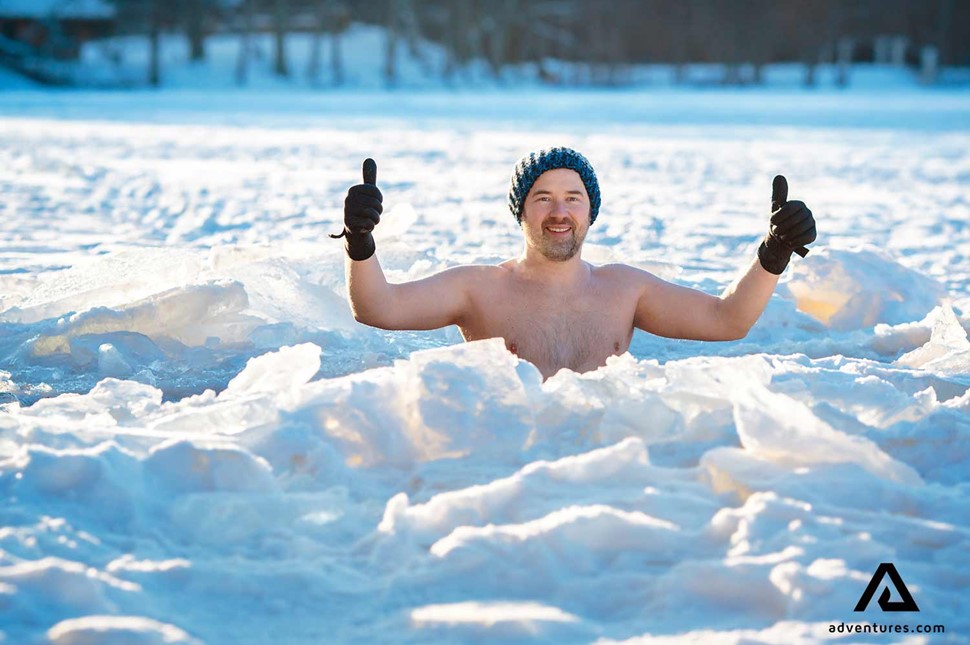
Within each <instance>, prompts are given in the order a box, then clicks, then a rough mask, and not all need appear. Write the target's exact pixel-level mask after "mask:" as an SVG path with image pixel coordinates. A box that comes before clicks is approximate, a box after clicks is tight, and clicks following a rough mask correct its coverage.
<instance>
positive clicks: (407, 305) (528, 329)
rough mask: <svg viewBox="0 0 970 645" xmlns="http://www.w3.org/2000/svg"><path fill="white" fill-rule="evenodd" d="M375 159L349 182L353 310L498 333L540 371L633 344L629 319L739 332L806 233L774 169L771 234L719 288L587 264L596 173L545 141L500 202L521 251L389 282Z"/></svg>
mask: <svg viewBox="0 0 970 645" xmlns="http://www.w3.org/2000/svg"><path fill="white" fill-rule="evenodd" d="M376 179H377V166H376V164H375V163H374V161H373V160H371V159H368V160H366V161H365V162H364V183H363V184H359V185H357V186H354V187H352V188H351V189H350V191H349V192H348V193H347V199H346V201H345V203H344V232H343V233H342V235H345V236H346V242H345V246H346V249H347V255H348V258H347V263H346V271H347V286H348V291H349V294H350V304H351V307H352V309H353V313H354V318H355V319H356V320H358V321H359V322H362V323H364V324H366V325H370V326H372V327H379V328H381V329H413V330H418V329H437V328H439V327H445V326H448V325H458V328H459V329H460V330H461V334H462V336H463V337H464V338H465V340H466V341H470V340H479V339H482V338H495V337H500V338H503V339H504V340H505V346H506V347H507V348H508V349H509V351H511V352H512V353H514V354H516V355H518V356H519V358H522V359H524V360H527V361H529V362H530V363H532V364H534V365H535V366H536V367H538V368H539V371H540V372H541V373H542V376H543V378H549V377H550V376H552V375H553V374H555V373H556V372H558V371H559V370H561V369H563V368H568V369H571V370H574V371H576V372H586V371H589V370H595V369H596V368H598V367H600V366H601V365H605V364H606V359H607V357H609V356H610V355H613V354H622V353H623V352H625V351H626V350H627V348H628V347H629V346H630V340H631V339H632V337H633V329H634V328H635V327H636V328H639V329H642V330H644V331H646V332H649V333H651V334H656V335H658V336H665V337H668V338H685V339H693V340H736V339H740V338H744V336H745V335H746V334H747V333H748V330H749V329H750V328H751V326H752V325H754V323H755V321H757V320H758V317H759V316H760V315H761V312H762V311H763V310H764V308H765V305H766V304H767V302H768V299H769V298H770V297H771V294H772V292H773V291H774V289H775V285H776V284H777V283H778V276H779V275H781V273H782V271H784V270H785V267H786V266H787V265H788V261H789V259H790V258H791V254H792V253H793V252H796V251H797V252H798V253H799V254H800V255H802V256H804V255H805V253H807V252H808V251H807V250H805V249H804V245H806V244H809V243H811V242H813V241H814V240H815V220H814V219H813V217H812V213H811V211H809V210H808V208H807V207H806V206H805V204H803V203H802V202H798V201H791V202H789V201H787V197H788V186H787V183H786V182H785V178H784V177H781V176H779V177H776V178H775V182H774V186H773V194H772V211H773V213H772V215H771V221H770V226H769V230H768V234H767V235H766V236H765V238H764V241H763V242H762V243H761V246H760V247H759V249H758V254H757V256H756V257H754V258H752V259H751V261H750V262H748V263H747V266H746V267H745V269H744V272H743V273H742V274H741V275H740V276H739V277H738V279H737V280H735V281H734V282H733V283H732V284H731V285H730V286H728V287H727V289H725V290H724V293H723V294H721V296H720V297H716V296H712V295H710V294H706V293H703V292H701V291H697V290H695V289H689V288H687V287H681V286H678V285H675V284H671V283H669V282H665V281H663V280H661V279H659V278H657V277H656V276H654V275H652V274H650V273H648V272H647V271H642V270H640V269H637V268H634V267H631V266H627V265H624V264H608V265H605V266H593V265H591V264H589V263H588V262H585V261H583V259H582V247H583V240H584V239H585V238H586V233H587V231H588V230H589V227H590V226H591V225H592V224H593V223H594V222H595V221H596V216H597V215H598V213H599V207H600V192H599V185H598V183H597V180H596V174H595V173H594V172H593V168H592V166H590V164H589V162H588V161H587V160H586V158H585V157H584V156H582V155H581V154H579V153H578V152H576V151H574V150H571V149H569V148H552V149H547V150H540V151H538V152H534V153H532V154H530V155H528V156H527V157H525V158H523V159H522V160H521V161H520V162H519V163H518V165H517V166H516V168H515V172H514V173H513V175H512V186H511V189H510V191H509V206H510V208H511V210H512V214H513V215H514V216H515V218H516V219H517V220H518V222H519V225H520V226H521V228H522V232H523V234H524V237H525V240H524V242H525V244H524V247H523V250H522V254H521V255H520V256H519V257H517V258H514V259H510V260H506V261H505V262H502V263H501V264H499V265H497V266H482V265H473V266H458V267H453V268H450V269H447V270H445V271H442V272H441V273H437V274H435V275H432V276H430V277H427V278H424V279H422V280H416V281H414V282H406V283H404V284H389V283H388V282H387V279H386V278H385V277H384V272H383V271H382V270H381V265H380V263H379V262H378V261H377V257H376V256H375V255H374V250H375V247H374V238H373V235H372V234H371V231H372V230H373V228H374V226H376V225H377V224H378V223H379V222H380V214H381V212H382V210H383V207H382V199H383V198H382V196H381V192H380V190H378V188H377V186H376Z"/></svg>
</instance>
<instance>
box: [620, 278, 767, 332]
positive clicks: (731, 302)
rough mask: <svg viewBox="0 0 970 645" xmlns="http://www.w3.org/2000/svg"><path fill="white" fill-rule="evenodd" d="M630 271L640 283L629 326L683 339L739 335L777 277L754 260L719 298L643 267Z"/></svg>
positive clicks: (749, 324) (751, 322) (758, 313)
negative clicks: (632, 317)
mask: <svg viewBox="0 0 970 645" xmlns="http://www.w3.org/2000/svg"><path fill="white" fill-rule="evenodd" d="M631 271H633V272H635V275H636V278H635V279H636V280H637V283H638V284H639V286H640V297H639V299H638V301H637V309H636V314H635V315H634V319H633V324H634V326H635V327H637V328H639V329H642V330H644V331H648V332H650V333H651V334H655V335H657V336H664V337H666V338H684V339H687V340H738V339H740V338H744V337H745V336H746V335H747V333H748V330H749V329H751V327H752V325H754V323H755V322H757V320H758V317H759V316H761V312H762V311H764V308H765V305H767V304H768V299H769V298H771V294H772V292H774V290H775V285H776V284H777V283H778V276H777V275H774V274H772V273H768V272H767V271H765V270H764V268H762V266H761V264H760V263H759V262H758V260H757V259H754V260H753V261H752V262H751V264H750V265H749V266H748V267H747V270H746V271H745V272H744V273H743V274H742V275H741V276H740V277H739V278H738V279H737V280H735V281H734V282H733V283H731V285H730V286H729V287H728V288H727V289H725V290H724V293H722V294H721V296H720V297H718V296H712V295H711V294H708V293H704V292H703V291H698V290H696V289H691V288H689V287H682V286H679V285H676V284H671V283H669V282H665V281H664V280H661V279H660V278H658V277H656V276H654V275H652V274H650V273H647V272H646V271H640V270H639V269H631Z"/></svg>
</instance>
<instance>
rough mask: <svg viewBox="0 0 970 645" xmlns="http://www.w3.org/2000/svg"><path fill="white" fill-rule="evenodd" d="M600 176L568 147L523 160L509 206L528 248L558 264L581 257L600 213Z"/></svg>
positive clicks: (540, 152)
mask: <svg viewBox="0 0 970 645" xmlns="http://www.w3.org/2000/svg"><path fill="white" fill-rule="evenodd" d="M599 205H600V194H599V185H598V183H597V181H596V174H595V173H594V172H593V168H592V166H590V164H589V162H588V161H587V160H586V158H585V157H584V156H582V155H581V154H579V153H578V152H576V151H575V150H570V149H569V148H552V149H551V150H541V151H539V152H535V153H532V154H531V155H529V156H527V157H525V158H523V159H522V160H521V161H520V162H519V163H518V165H517V166H516V169H515V173H514V174H513V175H512V188H511V190H510V191H509V207H510V208H511V210H512V214H513V215H515V217H516V220H517V221H518V222H519V225H520V226H522V230H523V232H524V233H525V237H526V243H527V245H528V246H530V247H533V248H535V249H536V250H537V251H539V252H540V253H541V254H542V255H543V256H545V257H546V258H548V259H550V260H554V261H560V262H561V261H565V260H568V259H570V258H572V257H573V256H575V255H576V253H578V252H579V250H580V248H581V247H582V245H583V240H585V239H586V233H587V231H588V230H589V226H590V224H592V223H593V221H594V220H595V219H596V215H597V212H598V211H599Z"/></svg>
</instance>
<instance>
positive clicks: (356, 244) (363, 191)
mask: <svg viewBox="0 0 970 645" xmlns="http://www.w3.org/2000/svg"><path fill="white" fill-rule="evenodd" d="M363 170H364V183H362V184H357V185H356V186H352V187H351V188H350V190H348V191H347V199H345V200H344V230H343V232H342V233H341V234H340V235H331V236H330V237H332V238H334V239H337V238H340V237H343V238H345V242H344V248H346V249H347V255H349V256H350V259H351V260H357V261H360V260H366V259H367V258H369V257H370V256H372V255H374V251H375V248H376V247H375V246H374V236H373V235H372V234H371V231H373V230H374V227H375V226H377V225H378V224H379V223H380V221H381V213H383V212H384V205H383V203H382V202H383V201H384V196H383V195H381V191H380V190H379V189H378V188H377V185H376V184H377V163H376V162H375V161H374V160H373V159H369V158H368V159H364V168H363Z"/></svg>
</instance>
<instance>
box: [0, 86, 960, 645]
mask: <svg viewBox="0 0 970 645" xmlns="http://www.w3.org/2000/svg"><path fill="white" fill-rule="evenodd" d="M0 116H2V119H0V499H2V502H0V618H2V619H0V641H3V639H6V640H5V641H3V642H10V643H35V642H52V643H89V642H97V643H161V642H164V643H170V642H204V643H270V642H273V643H276V642H279V643H319V642H428V641H438V642H456V641H458V642H460V641H493V640H499V639H502V640H513V641H515V640H521V641H531V640H543V641H554V642H588V641H594V640H598V639H602V640H603V641H604V642H609V641H623V640H626V639H638V638H643V639H644V640H647V641H649V642H691V640H692V641H693V642H698V643H711V642H731V643H739V642H769V643H798V642H816V641H820V640H825V639H828V638H836V637H841V638H846V636H845V634H842V635H841V636H840V634H838V633H835V634H832V633H830V632H829V625H830V624H835V625H839V624H840V623H858V622H870V621H871V622H876V623H879V624H883V625H885V624H887V623H888V624H893V625H895V624H898V625H905V626H907V627H908V628H909V629H910V630H915V628H916V626H917V625H945V627H946V633H945V634H944V635H934V636H925V635H919V634H915V633H913V631H910V633H908V634H905V633H898V634H893V635H886V634H880V635H868V636H867V635H865V634H853V635H852V636H851V637H850V640H851V642H880V643H882V642H907V643H919V642H933V643H935V642H954V643H957V642H966V640H967V639H968V638H970V618H968V617H970V601H968V597H970V594H968V592H970V520H968V518H970V484H968V475H970V465H968V464H970V392H968V388H970V341H968V339H967V329H968V328H970V226H968V222H970V188H968V186H970V93H968V92H966V91H956V90H950V91H921V90H917V89H913V88H907V87H895V88H894V89H893V88H890V89H885V88H883V89H878V90H857V91H851V92H843V93H839V92H835V91H833V90H821V91H819V92H816V93H813V92H803V91H800V90H798V89H796V88H794V87H777V86H776V87H769V88H768V89H760V90H743V91H727V90H707V91H678V90H673V89H670V88H667V89H664V90H659V91H652V90H644V89H640V90H632V89H629V90H623V91H613V92H606V91H566V90H542V89H538V88H534V87H532V88H525V89H523V88H519V89H513V90H512V91H510V92H500V91H498V90H497V89H494V88H492V89H483V90H474V91H473V90H469V89H465V90H463V91H460V92H457V93H452V92H447V91H444V90H441V89H437V90H425V91H421V92H415V91H400V92H391V93H382V92H375V91H370V90H360V89H355V90H341V91H331V92H322V93H321V92H310V91H304V90H284V89H280V88H276V89H273V90H272V91H269V90H261V91H236V90H231V89H224V90H220V91H217V92H215V91H213V92H201V91H197V90H196V91H193V90H185V89H178V90H166V91H163V92H160V93H151V92H135V93H127V94H125V93H111V94H95V93H65V92H42V91H39V90H33V91H18V92H7V93H4V94H0ZM554 144H563V145H571V146H573V147H575V148H577V149H579V150H581V151H582V152H584V153H585V154H586V155H587V156H588V157H589V158H590V159H591V161H592V162H593V164H594V166H595V167H596V169H597V171H598V173H599V176H600V182H601V186H602V189H603V195H604V197H603V209H602V211H601V215H600V217H599V219H598V221H597V223H596V225H595V226H594V227H593V228H592V230H591V231H590V234H589V238H588V244H587V247H586V248H585V250H584V255H585V257H586V258H587V259H588V260H590V261H592V262H595V263H603V262H610V261H621V262H626V263H630V264H634V265H637V266H640V267H643V268H646V269H648V270H651V271H653V272H654V273H656V274H657V275H660V276H661V277H663V278H666V279H668V280H673V281H677V282H679V283H681V284H685V285H690V286H694V287H697V288H700V289H703V290H706V291H709V292H712V293H716V292H719V291H720V290H721V289H723V287H724V286H725V285H726V284H728V283H729V282H730V281H731V280H732V279H733V278H734V276H735V275H736V272H737V271H738V270H739V269H740V268H741V267H742V266H743V265H746V263H747V262H748V259H749V258H750V257H751V256H752V254H753V253H754V250H755V247H756V245H757V242H758V240H759V239H760V237H761V236H762V235H763V234H764V231H765V227H766V225H767V219H768V203H769V197H770V188H771V179H772V177H773V176H774V175H775V174H777V173H783V174H785V175H786V176H787V177H788V180H789V184H790V186H791V197H792V198H793V199H802V200H804V201H806V202H807V203H808V204H809V205H810V207H811V208H812V210H813V212H814V213H815V216H816V219H817V221H818V229H819V240H818V242H817V243H816V244H815V245H813V246H812V251H811V253H810V254H809V255H808V257H807V258H805V259H804V260H803V259H800V258H795V259H794V260H793V262H792V266H791V268H790V269H789V271H788V272H787V273H786V275H785V276H784V277H783V280H782V284H781V286H780V287H779V289H778V290H777V293H776V296H775V297H774V298H773V300H772V301H771V303H770V304H769V306H768V309H767V311H766V312H765V314H764V315H763V316H762V319H761V320H760V321H759V323H758V324H757V325H756V327H755V328H754V329H753V330H752V332H751V334H749V336H748V338H746V339H745V340H743V341H738V342H732V343H698V342H686V341H672V340H666V339H661V338H656V337H650V336H648V335H647V334H644V333H642V332H637V334H636V335H635V337H634V341H633V344H632V346H631V350H630V353H629V354H627V355H624V356H621V357H617V358H614V359H611V360H610V362H609V364H608V365H607V366H606V367H604V368H602V369H600V370H598V371H596V372H593V373H588V374H583V375H579V374H575V373H571V372H565V371H564V372H561V373H560V374H558V375H556V376H555V377H553V378H551V379H549V380H548V381H546V382H545V383H543V382H541V378H540V376H539V374H538V372H537V370H536V369H535V368H534V367H532V366H531V365H529V364H527V363H523V362H520V361H518V360H517V359H516V358H515V357H514V356H513V355H511V354H509V353H508V352H506V351H505V348H504V345H503V343H502V342H501V341H483V342H478V343H471V344H463V343H461V339H460V336H459V335H458V333H457V331H456V330H454V329H446V330H440V331H434V332H421V333H418V332H413V333H402V332H397V333H394V332H382V331H378V330H374V329H369V328H365V327H363V326H361V325H358V324H357V323H355V322H354V321H353V319H352V317H351V316H350V313H349V310H348V307H347V303H346V297H345V293H344V278H343V253H342V245H341V243H340V242H336V241H333V240H330V239H328V238H327V237H326V233H328V232H336V231H338V230H339V229H340V221H341V217H342V213H341V205H342V201H343V197H344V194H345V191H346V189H347V187H348V186H350V185H351V184H353V183H356V182H357V181H359V172H360V161H361V160H362V159H363V158H364V157H366V156H373V157H374V158H375V159H376V160H377V162H378V165H379V171H378V184H379V185H380V187H381V189H382V191H383V192H384V195H385V215H384V216H383V218H382V223H381V225H380V227H379V228H378V229H377V239H378V253H379V257H380V258H381V261H382V264H383V265H384V267H385V270H386V271H387V272H388V274H389V275H390V277H392V278H393V279H397V280H406V279H411V278H416V277H420V276H424V275H427V274H429V273H431V272H434V271H437V270H440V269H442V268H445V267H448V266H452V265H455V264H460V263H468V262H495V261H497V260H499V259H502V258H506V257H509V256H510V255H513V254H516V253H517V252H518V251H519V249H520V247H521V233H520V232H519V230H518V228H517V227H516V226H515V223H514V221H513V219H512V217H511V215H510V214H509V213H508V210H507V207H506V206H505V192H506V190H507V181H508V177H509V173H510V172H511V169H512V165H513V164H514V162H515V161H516V160H517V159H518V158H519V157H520V156H521V155H522V154H524V153H525V152H527V151H529V150H531V149H534V148H537V147H541V146H544V145H554ZM882 562H892V563H894V564H895V566H896V568H897V570H898V571H899V573H900V574H901V576H902V577H903V579H904V580H905V583H906V585H907V587H908V589H909V590H910V591H911V592H912V594H913V597H914V599H915V601H916V602H917V603H918V605H919V607H920V612H919V613H918V614H914V613H882V612H881V611H880V609H879V607H878V604H877V602H876V599H878V597H879V594H877V595H876V596H875V598H874V599H873V601H872V603H871V604H870V606H869V608H868V610H867V611H866V612H865V613H861V614H860V613H855V612H853V608H854V606H855V604H856V602H857V601H858V600H859V597H860V596H861V594H862V592H863V590H864V589H865V587H866V585H867V584H868V582H869V579H870V578H871V576H872V574H873V573H874V571H875V570H876V568H877V567H878V566H879V564H880V563H882ZM881 588H882V587H880V589H881ZM894 594H895V592H894ZM893 598H894V599H895V595H894V596H893ZM652 639H656V640H655V641H654V640H652ZM665 639H667V640H665Z"/></svg>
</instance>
